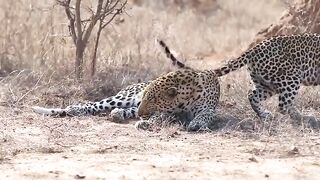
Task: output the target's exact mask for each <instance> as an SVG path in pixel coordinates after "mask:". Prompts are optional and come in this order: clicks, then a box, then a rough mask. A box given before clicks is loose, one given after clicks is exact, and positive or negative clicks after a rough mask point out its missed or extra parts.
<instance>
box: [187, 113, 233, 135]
mask: <svg viewBox="0 0 320 180" xmlns="http://www.w3.org/2000/svg"><path fill="white" fill-rule="evenodd" d="M230 120H231V119H230V116H225V115H223V114H219V113H216V112H215V111H214V110H212V109H208V110H204V111H202V112H200V113H199V114H197V115H196V116H195V118H194V119H193V120H192V121H191V122H190V123H189V125H188V126H187V131H199V130H217V129H221V128H223V127H225V126H226V125H227V124H228V123H229V121H230Z"/></svg>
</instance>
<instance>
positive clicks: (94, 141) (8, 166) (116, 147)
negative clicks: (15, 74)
mask: <svg viewBox="0 0 320 180" xmlns="http://www.w3.org/2000/svg"><path fill="white" fill-rule="evenodd" d="M0 110H1V112H2V113H1V115H0V116H1V117H0V118H1V121H0V132H1V134H0V135H1V136H0V143H1V147H0V148H1V149H0V153H1V154H0V159H1V161H0V172H1V174H0V179H281V178H285V179H318V173H319V172H320V136H319V133H317V132H310V131H306V130H304V131H301V130H298V129H293V128H291V129H286V131H285V132H283V133H279V134H275V135H267V133H264V132H240V131H231V132H230V131H224V130H221V131H217V132H198V133H188V132H185V131H183V130H181V129H179V128H178V127H176V126H171V127H167V128H159V129H155V130H154V131H153V132H151V131H139V130H137V129H135V128H134V123H135V121H130V122H129V123H123V124H117V123H114V122H111V121H108V120H107V118H106V117H80V118H79V117H78V118H51V117H39V115H38V114H34V113H32V112H31V111H30V110H28V108H26V111H24V112H21V111H14V110H11V109H10V108H5V107H1V106H0Z"/></svg>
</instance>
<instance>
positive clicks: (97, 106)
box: [31, 40, 190, 122]
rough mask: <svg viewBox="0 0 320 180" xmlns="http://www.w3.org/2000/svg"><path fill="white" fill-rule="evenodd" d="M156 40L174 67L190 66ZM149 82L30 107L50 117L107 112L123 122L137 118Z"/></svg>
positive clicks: (185, 67)
mask: <svg viewBox="0 0 320 180" xmlns="http://www.w3.org/2000/svg"><path fill="white" fill-rule="evenodd" d="M157 42H159V44H160V47H162V48H164V49H165V53H166V56H167V57H168V58H169V59H170V60H171V61H172V64H173V66H174V67H176V68H177V69H189V68H190V67H187V66H186V65H185V64H183V63H182V62H180V61H179V60H178V59H177V58H176V57H175V56H174V55H173V54H171V52H170V50H169V49H168V48H167V47H166V45H165V44H163V41H161V40H157ZM151 82H152V80H150V81H144V82H140V83H135V84H132V85H129V86H127V87H124V88H122V89H121V90H120V91H119V92H118V93H116V94H115V95H113V96H110V97H106V98H104V99H102V100H100V101H96V102H86V103H79V104H75V105H69V106H67V107H65V108H46V107H41V106H33V107H31V109H32V110H33V111H34V112H35V113H38V114H43V115H48V116H52V117H75V116H89V115H98V114H101V113H102V112H109V118H110V119H111V120H112V121H115V122H124V121H126V120H128V119H134V118H139V116H138V114H137V112H138V107H139V105H140V102H141V97H142V94H143V92H144V90H145V88H146V87H147V86H148V85H149V84H150V83H151ZM166 115H167V114H166ZM166 115H164V117H167V116H166ZM158 116H160V115H158ZM156 118H157V117H153V119H156ZM150 121H151V120H150Z"/></svg>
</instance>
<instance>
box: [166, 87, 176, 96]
mask: <svg viewBox="0 0 320 180" xmlns="http://www.w3.org/2000/svg"><path fill="white" fill-rule="evenodd" d="M167 94H168V96H169V97H171V98H174V97H176V96H177V94H178V89H177V88H176V87H170V88H168V89H167Z"/></svg>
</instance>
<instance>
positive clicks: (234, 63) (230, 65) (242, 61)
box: [213, 53, 250, 77]
mask: <svg viewBox="0 0 320 180" xmlns="http://www.w3.org/2000/svg"><path fill="white" fill-rule="evenodd" d="M249 60H250V58H248V57H247V55H246V53H245V54H242V55H241V56H240V57H238V58H236V59H231V60H228V61H227V63H226V64H225V65H223V66H222V67H219V68H216V69H214V70H213V71H214V72H215V73H216V75H217V76H218V77H220V76H224V75H226V74H228V73H229V72H232V71H235V70H238V69H240V68H241V67H243V66H245V65H246V64H248V62H249Z"/></svg>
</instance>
